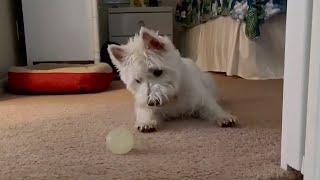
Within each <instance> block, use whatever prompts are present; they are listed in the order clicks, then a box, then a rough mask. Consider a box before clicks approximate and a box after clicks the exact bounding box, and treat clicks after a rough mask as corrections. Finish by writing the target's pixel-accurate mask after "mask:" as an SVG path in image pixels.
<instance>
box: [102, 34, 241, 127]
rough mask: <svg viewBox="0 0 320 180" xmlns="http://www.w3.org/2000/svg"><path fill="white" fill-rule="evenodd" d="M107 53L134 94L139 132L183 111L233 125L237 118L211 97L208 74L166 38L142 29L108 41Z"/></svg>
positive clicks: (228, 125) (180, 114) (179, 115)
mask: <svg viewBox="0 0 320 180" xmlns="http://www.w3.org/2000/svg"><path fill="white" fill-rule="evenodd" d="M108 52H109V54H110V57H111V60H112V62H113V64H114V65H115V66H116V67H117V69H118V70H119V72H120V77H121V80H122V81H123V82H124V83H125V84H126V87H127V89H128V90H129V91H130V92H131V93H132V94H133V95H134V98H135V111H136V127H137V128H138V130H139V131H141V132H153V131H155V130H156V128H157V126H158V125H159V123H160V122H161V121H162V120H165V119H167V118H175V117H181V116H185V115H188V116H196V117H199V118H201V119H206V120H209V121H214V122H217V123H218V124H219V125H220V126H222V127H231V126H234V125H235V123H236V118H235V117H234V116H232V115H231V114H229V113H227V112H226V111H224V110H223V109H222V108H221V107H220V106H219V105H218V103H217V101H216V98H215V95H214V91H215V90H214V85H213V80H212V77H210V75H208V74H205V73H203V72H201V71H200V69H199V68H198V67H197V66H196V64H195V63H194V62H193V61H192V60H191V59H186V58H182V57H181V56H180V53H179V51H178V50H177V49H176V48H175V47H174V45H173V43H172V42H171V41H170V39H169V38H168V37H166V36H160V35H158V33H156V32H154V31H152V30H149V29H146V28H141V30H140V33H139V34H137V35H136V36H135V37H133V38H131V39H130V40H129V42H128V43H127V44H125V45H121V46H119V45H109V47H108Z"/></svg>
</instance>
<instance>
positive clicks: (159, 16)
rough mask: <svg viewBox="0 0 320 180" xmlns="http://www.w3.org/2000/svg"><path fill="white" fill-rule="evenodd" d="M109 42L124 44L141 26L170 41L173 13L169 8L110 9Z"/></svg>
mask: <svg viewBox="0 0 320 180" xmlns="http://www.w3.org/2000/svg"><path fill="white" fill-rule="evenodd" d="M108 12H109V13H108V14H109V16H108V17H109V25H108V26H109V40H110V41H112V42H116V43H120V44H123V43H126V42H127V40H128V38H129V37H132V36H134V35H135V34H136V33H138V32H139V30H140V28H141V26H144V27H146V28H149V29H153V30H155V31H158V32H159V34H161V35H166V36H168V37H169V38H171V39H172V35H173V13H172V8H171V7H141V8H110V9H109V11H108Z"/></svg>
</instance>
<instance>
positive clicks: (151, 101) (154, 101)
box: [148, 99, 160, 106]
mask: <svg viewBox="0 0 320 180" xmlns="http://www.w3.org/2000/svg"><path fill="white" fill-rule="evenodd" d="M148 106H160V102H159V100H157V99H149V100H148Z"/></svg>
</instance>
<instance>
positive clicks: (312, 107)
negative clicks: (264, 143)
mask: <svg viewBox="0 0 320 180" xmlns="http://www.w3.org/2000/svg"><path fill="white" fill-rule="evenodd" d="M311 37H312V38H311V51H310V67H309V87H308V106H307V107H308V112H307V126H306V143H305V158H304V162H303V169H302V173H303V174H304V179H306V180H314V179H320V2H319V1H316V0H315V1H314V2H313V15H312V33H311Z"/></svg>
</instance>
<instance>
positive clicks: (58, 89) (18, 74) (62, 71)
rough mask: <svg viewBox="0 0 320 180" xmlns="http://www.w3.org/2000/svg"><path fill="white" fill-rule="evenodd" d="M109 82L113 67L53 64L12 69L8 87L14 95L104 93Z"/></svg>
mask: <svg viewBox="0 0 320 180" xmlns="http://www.w3.org/2000/svg"><path fill="white" fill-rule="evenodd" d="M111 81H112V68H111V67H110V66H109V65H108V64H106V63H98V64H87V65H80V64H54V63H44V64H37V65H32V66H24V67H17V66H15V67H12V68H11V69H10V70H9V73H8V88H9V90H10V91H12V92H15V93H32V94H68V93H91V92H101V91H104V90H106V89H107V88H108V87H109V86H110V84H111Z"/></svg>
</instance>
